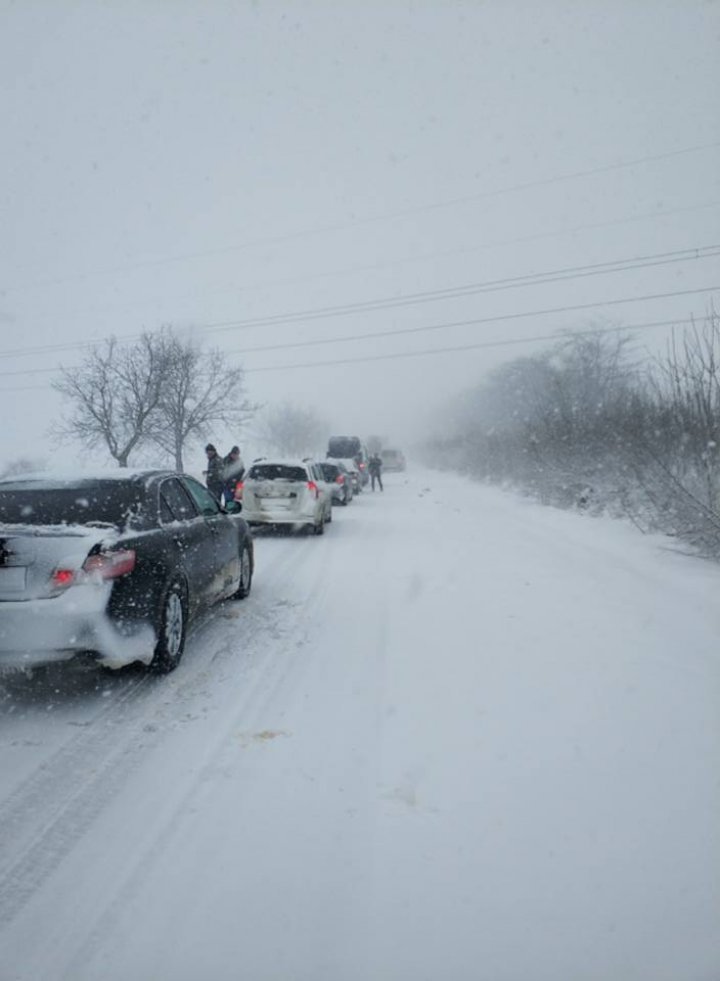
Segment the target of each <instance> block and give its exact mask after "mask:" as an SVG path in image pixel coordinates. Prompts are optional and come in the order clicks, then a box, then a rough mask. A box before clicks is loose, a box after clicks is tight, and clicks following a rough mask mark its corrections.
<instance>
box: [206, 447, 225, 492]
mask: <svg viewBox="0 0 720 981" xmlns="http://www.w3.org/2000/svg"><path fill="white" fill-rule="evenodd" d="M205 455H206V456H207V470H203V473H204V474H205V484H206V486H207V489H208V490H209V491H210V493H211V494H212V496H213V497H214V498H215V500H216V501H217V502H218V504H219V503H220V501H221V499H222V493H223V487H224V480H223V462H222V458H221V457H220V454H219V453H218V451H217V450H216V449H215V447H214V446H213V444H212V443H208V445H207V446H206V447H205Z"/></svg>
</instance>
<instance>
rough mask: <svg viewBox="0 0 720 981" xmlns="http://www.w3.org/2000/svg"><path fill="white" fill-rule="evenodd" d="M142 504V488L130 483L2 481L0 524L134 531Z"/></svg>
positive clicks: (143, 492)
mask: <svg viewBox="0 0 720 981" xmlns="http://www.w3.org/2000/svg"><path fill="white" fill-rule="evenodd" d="M145 501H146V491H145V488H144V487H143V485H142V484H140V483H138V482H136V481H133V480H128V481H120V480H109V481H102V480H95V481H89V480H87V481H82V480H80V481H77V482H71V481H62V482H58V483H54V484H53V483H51V482H49V481H48V482H44V483H39V482H37V481H22V480H18V481H5V482H3V484H2V486H1V487H0V521H5V522H8V523H16V524H32V525H59V524H79V525H89V524H101V525H102V524H108V525H115V526H117V527H119V528H125V527H129V526H134V527H138V526H139V525H140V524H141V523H142V517H143V508H144V504H145Z"/></svg>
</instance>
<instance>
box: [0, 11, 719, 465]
mask: <svg viewBox="0 0 720 981" xmlns="http://www.w3.org/2000/svg"><path fill="white" fill-rule="evenodd" d="M719 92H720V4H719V3H718V2H714V0H708V2H694V0H674V2H663V0H623V2H620V0H585V2H581V3H578V2H577V0H573V2H567V3H566V2H560V0H545V2H543V3H540V2H537V0H536V2H529V0H528V2H520V0H488V2H480V0H473V2H468V3H461V2H455V3H451V2H444V0H435V2H429V0H428V2H425V3H413V2H393V0H383V2H380V0H378V2H374V3H373V2H368V0H365V2H362V3H361V2H359V0H352V2H351V0H347V2H343V0H334V2H330V0H328V2H325V3H321V2H304V3H300V2H298V3H289V2H286V3H283V2H279V0H277V2H272V3H271V2H266V3H260V2H257V3H250V2H239V0H238V2H221V0H209V2H200V0H194V2H182V0H164V2H160V0H155V2H152V0H142V2H137V3H133V2H127V0H123V2H122V3H121V2H119V0H115V2H105V3H99V2H94V3H92V2H85V3H82V2H69V0H52V2H50V0H47V2H32V0H22V2H20V0H19V2H17V3H13V2H9V0H0V133H2V141H3V152H2V153H1V154H0V200H1V202H2V203H1V205H0V355H1V357H0V413H2V418H3V422H4V424H3V425H2V427H0V466H1V465H3V464H5V463H6V462H8V461H10V460H11V459H13V458H15V457H17V456H20V455H26V454H32V455H35V456H44V457H46V458H47V457H51V456H52V455H53V453H54V454H58V453H59V454H60V455H64V457H68V456H72V455H73V454H74V453H75V450H72V449H68V448H66V449H63V450H60V451H58V450H57V449H56V448H54V447H53V446H52V445H51V440H50V438H49V437H48V435H47V431H48V426H49V424H50V423H51V422H52V420H53V419H54V418H55V417H56V416H57V415H58V414H59V412H60V411H61V404H60V400H59V398H58V397H57V396H56V395H55V394H54V393H53V392H52V390H51V389H50V388H49V383H50V380H51V378H52V370H54V369H56V368H57V366H58V364H60V363H62V364H64V365H72V364H75V363H77V362H78V361H79V359H80V357H81V356H82V351H81V350H77V349H66V350H62V351H57V350H49V349H47V350H46V348H49V346H51V345H58V344H67V345H70V344H74V343H86V342H90V341H93V340H97V339H100V338H103V337H105V336H107V335H109V334H112V333H114V334H117V335H118V336H121V335H133V334H137V333H138V332H139V331H140V330H142V329H153V328H156V327H158V326H159V325H160V324H163V323H171V324H174V325H176V326H182V327H194V328H196V329H197V331H198V332H202V336H206V337H207V340H208V342H209V343H210V342H211V343H213V344H215V345H217V346H220V347H222V348H223V349H225V350H227V351H228V352H241V351H243V350H244V349H246V348H249V347H257V346H261V345H269V344H283V343H285V344H290V343H294V342H298V341H310V340H316V339H324V340H326V341H327V343H324V344H322V345H319V346H316V347H308V348H305V349H303V348H288V349H286V350H278V351H271V352H268V351H265V352H256V353H253V354H249V353H246V354H242V353H233V355H232V356H233V358H236V359H237V360H238V361H240V362H241V363H242V364H243V365H244V366H245V367H246V369H247V370H248V374H247V383H248V394H249V395H250V397H251V398H253V399H254V400H256V401H264V402H275V401H279V400H285V399H291V400H293V401H297V402H302V403H307V404H310V405H314V406H315V407H317V408H318V409H319V410H320V411H321V412H322V413H323V414H325V415H326V416H327V417H328V418H329V419H330V420H331V422H332V429H333V430H334V431H336V432H345V431H352V432H357V433H359V434H360V435H366V434H368V433H370V432H381V433H384V434H386V435H387V436H388V437H389V438H390V439H391V440H392V441H393V442H401V443H402V442H408V441H411V440H412V439H414V438H417V436H418V435H420V434H421V433H422V432H423V430H424V429H425V428H426V427H427V426H428V425H429V424H430V422H429V420H430V419H431V417H432V414H433V412H434V411H435V410H436V409H437V408H439V407H441V406H442V405H443V404H444V403H445V401H446V400H447V399H448V398H449V397H450V396H451V395H452V394H453V393H454V392H455V391H457V390H458V389H460V388H463V387H465V386H467V385H469V384H471V383H473V382H474V381H475V380H477V379H479V378H481V377H482V375H483V373H484V372H486V371H487V370H488V369H490V368H492V367H493V366H495V365H497V364H499V363H500V362H501V361H503V360H506V359H509V358H514V357H517V356H518V355H519V354H521V353H522V354H526V353H530V352H531V351H533V350H537V349H538V348H539V346H540V345H538V344H535V345H533V344H528V345H525V346H522V347H510V346H508V347H499V348H492V349H487V350H475V351H473V350H469V351H464V352H455V353H445V354H438V355H435V356H432V357H418V358H405V359H398V360H385V361H377V362H369V363H367V362H365V363H362V362H360V363H356V364H350V365H344V366H336V367H332V368H313V369H306V368H303V369H299V368H298V369H295V370H274V371H273V370H268V371H265V370H263V369H267V368H273V367H274V366H280V365H288V364H295V365H297V364H301V363H305V362H315V361H330V360H335V359H343V358H349V359H353V358H361V357H367V356H373V355H384V354H392V353H403V352H408V351H415V350H425V349H428V348H433V347H436V348H437V347H448V346H462V345H469V344H473V343H480V342H484V341H496V340H501V339H513V338H518V337H533V336H542V335H545V334H548V333H552V332H554V331H557V330H559V329H562V328H566V327H571V326H585V325H588V324H589V322H590V321H591V319H592V318H593V317H594V318H595V319H597V320H600V321H601V322H603V323H612V324H622V323H627V324H635V323H646V322H649V321H657V320H667V319H670V318H673V317H677V318H685V317H687V316H689V315H690V314H692V313H695V314H697V315H699V316H702V314H703V312H704V311H705V310H706V309H707V306H708V304H709V302H710V296H711V294H709V293H698V294H695V295H687V296H681V297H676V298H672V299H666V300H662V301H657V300H656V301H646V302H638V303H632V304H623V305H614V306H610V307H606V308H604V309H603V308H598V309H597V310H596V311H589V312H586V313H571V312H568V313H565V314H555V315H544V316H539V315H538V316H535V317H528V318H523V319H520V320H515V321H512V320H510V321H507V320H506V321H504V322H502V321H500V322H496V323H485V324H473V325H468V326H465V327H447V328H443V329H441V330H436V331H429V332H426V333H422V332H421V333H418V334H416V335H409V336H408V335H405V336H402V335H400V336H397V335H394V336H388V337H387V338H383V337H379V338H373V339H366V340H362V341H352V342H346V343H337V340H338V339H339V338H342V337H347V336H352V335H356V334H361V333H375V332H383V331H390V330H397V329H401V328H415V327H424V326H428V325H435V324H446V323H451V322H453V321H456V320H463V319H466V320H467V319H470V318H476V319H478V318H487V317H493V316H505V315H508V314H514V313H518V312H523V311H533V310H539V309H544V308H549V307H557V306H565V305H573V304H583V303H595V302H600V301H608V300H614V299H617V298H624V297H631V296H641V295H646V294H654V293H661V292H671V291H679V290H699V289H703V288H706V287H709V286H720V260H719V259H718V257H715V258H712V259H701V260H697V261H694V262H692V263H690V262H683V263H677V264H673V265H666V266H657V267H653V268H647V269H643V270H636V271H633V272H623V273H616V274H613V275H604V276H596V277H591V278H586V279H573V280H570V281H566V282H563V283H554V284H548V285H544V286H533V287H525V288H515V289H509V290H504V291H502V292H495V293H489V294H488V293H486V294H484V295H474V296H469V297H464V298H460V299H453V300H444V301H442V302H426V303H416V304H413V305H408V306H405V307H400V308H396V309H381V310H377V311H372V312H367V311H366V312H362V313H354V314H352V315H343V316H340V315H336V316H333V317H329V318H326V319H316V320H312V319H307V318H301V319H296V320H295V321H293V322H292V323H289V324H286V325H277V324H276V325H269V324H264V325H261V326H255V327H252V328H247V327H246V328H244V329H238V328H237V327H235V328H234V329H228V330H222V331H210V330H207V327H208V325H212V324H215V323H218V322H226V321H240V320H247V319H251V318H263V317H270V316H273V315H275V314H283V313H293V312H296V311H306V310H314V309H318V308H322V307H326V306H331V305H337V304H349V303H350V304H351V303H359V302H362V301H367V300H372V299H376V298H385V297H390V296H402V295H404V294H412V293H417V292H421V291H430V290H439V289H445V288H450V287H454V286H461V285H464V284H467V283H478V282H485V281H488V280H494V279H497V278H501V277H511V276H521V275H524V274H529V273H537V272H542V271H545V270H552V269H564V268H569V267H576V266H578V265H584V264H590V263H600V262H607V261H612V260H618V259H626V258H630V257H633V256H644V255H654V254H656V253H660V252H669V251H675V250H680V249H688V248H696V247H700V246H708V245H713V244H718V243H720V166H719V164H720V108H719V102H718V93H719ZM711 144H718V145H715V146H712V145H711ZM708 145H710V146H708ZM698 147H705V149H694V150H692V152H682V153H676V154H675V155H673V156H667V155H669V154H674V153H675V152H676V151H685V150H690V148H698ZM653 156H663V159H661V160H654V161H652V160H650V161H648V160H645V162H643V163H637V164H635V165H634V166H631V167H619V168H615V169H609V170H608V169H605V170H604V171H603V168H609V167H613V166H614V165H616V164H621V163H625V162H628V161H634V160H642V159H644V158H647V157H653ZM586 171H600V172H599V173H598V172H596V173H593V174H589V175H586V176H583V177H569V176H567V175H573V174H577V173H578V172H586ZM557 178H566V179H560V180H558V179H557ZM543 181H545V182H547V183H545V184H542V183H541V182H543ZM522 185H529V186H525V187H522ZM399 213H400V214H399ZM715 296H716V297H720V290H719V291H718V293H716V294H715ZM666 333H667V332H666V331H665V330H664V329H659V328H654V329H645V330H643V331H641V332H639V334H638V344H639V345H640V346H641V347H642V348H645V347H646V346H649V347H651V348H655V349H657V348H658V346H659V345H661V344H662V343H663V338H664V337H665V335H666ZM333 341H335V342H334V343H331V342H333ZM20 348H22V349H27V348H32V353H30V354H25V355H23V356H19V355H15V356H11V355H10V352H12V351H17V350H18V349H20ZM20 372H27V373H20ZM30 372H32V373H30ZM209 435H214V436H215V438H216V439H217V441H218V442H219V443H221V444H223V443H224V441H225V440H226V439H227V440H230V439H232V441H233V442H235V441H238V439H239V441H240V442H241V443H244V442H245V441H246V439H248V438H249V435H248V434H240V435H239V437H238V436H237V434H225V433H221V434H209ZM98 462H100V458H99V461H98ZM102 462H105V459H104V458H103V459H102Z"/></svg>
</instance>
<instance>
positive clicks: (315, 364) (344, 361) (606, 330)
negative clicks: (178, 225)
mask: <svg viewBox="0 0 720 981" xmlns="http://www.w3.org/2000/svg"><path fill="white" fill-rule="evenodd" d="M712 289H720V287H713V288H712ZM687 292H689V293H692V292H707V291H700V290H689V291H687ZM660 295H661V296H676V295H682V294H678V293H674V294H660ZM636 299H647V297H637V298H636ZM611 302H618V303H623V302H627V301H624V300H618V301H611ZM603 305H605V304H602V303H601V304H583V305H582V306H581V307H558V308H556V309H554V310H539V311H537V310H536V311H527V312H525V313H517V314H509V315H507V316H505V317H488V318H485V319H483V320H470V321H458V322H455V323H449V324H435V325H433V326H431V327H417V328H410V329H409V330H402V331H389V332H387V333H386V334H381V335H372V336H381V337H386V336H394V335H396V334H399V333H418V332H420V331H422V330H440V329H443V328H447V327H458V326H466V325H469V324H477V323H489V322H491V321H498V320H507V319H518V318H520V317H530V316H536V315H538V314H542V313H556V312H560V311H562V312H566V311H569V310H577V309H587V308H588V307H592V306H603ZM696 321H697V318H696V317H686V318H681V319H678V318H673V319H671V320H653V321H645V322H643V323H639V324H624V325H621V326H618V327H603V328H597V327H591V328H588V329H587V330H572V331H570V330H568V329H564V330H561V331H554V332H553V333H550V334H540V335H535V336H532V337H521V338H505V339H503V340H498V341H478V342H476V343H472V344H460V345H455V346H450V347H441V348H427V349H423V350H420V351H400V352H395V353H391V354H374V355H359V356H357V357H352V358H338V359H334V360H331V361H309V362H300V363H297V362H296V363H293V364H284V365H267V366H265V367H260V368H245V369H244V371H245V373H246V374H255V373H259V372H268V371H269V372H272V371H290V370H292V369H295V368H297V369H301V368H322V367H332V366H337V365H349V364H362V363H364V362H366V361H388V360H397V359H401V358H414V357H420V356H424V355H431V354H446V353H450V352H454V351H475V350H480V349H482V348H494V347H511V346H516V345H518V344H529V343H535V342H544V341H550V340H556V339H564V338H567V337H568V336H569V335H570V334H572V335H573V336H576V335H578V334H579V335H583V334H598V333H599V334H612V333H622V332H623V331H633V330H646V329H650V328H656V327H673V326H682V325H686V324H691V323H695V322H696ZM366 336H367V335H366ZM358 339H361V337H360V336H358V337H354V338H349V337H348V338H340V339H331V340H330V341H325V342H322V341H320V342H318V343H336V342H337V340H358ZM308 343H314V342H308ZM300 346H305V344H289V345H287V347H288V348H292V347H300ZM227 353H228V354H233V353H239V352H232V351H229V352H227ZM56 371H57V369H56V368H30V369H28V370H27V371H17V372H12V371H11V372H0V375H1V376H10V375H24V374H40V373H50V372H56ZM50 387H51V386H49V385H27V386H21V387H15V388H4V389H0V395H3V394H10V393H12V392H40V391H47V390H48V389H49V388H50Z"/></svg>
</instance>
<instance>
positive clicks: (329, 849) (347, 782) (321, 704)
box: [0, 473, 720, 981]
mask: <svg viewBox="0 0 720 981" xmlns="http://www.w3.org/2000/svg"><path fill="white" fill-rule="evenodd" d="M333 515H334V521H333V524H332V525H330V526H329V528H328V532H327V534H326V535H325V537H324V538H300V539H294V538H289V537H265V536H261V537H260V538H259V540H258V542H257V577H256V581H255V585H254V589H253V594H252V596H251V597H250V599H248V600H247V601H245V602H243V603H227V604H225V605H224V606H223V607H222V608H221V609H219V610H216V611H215V612H214V614H213V615H212V616H210V617H208V618H207V619H206V621H205V622H204V623H203V624H201V625H200V626H199V627H198V629H197V630H196V632H195V633H194V635H193V636H192V638H191V639H190V641H189V643H188V647H187V650H186V654H185V659H184V661H183V663H182V665H181V666H180V668H179V669H178V671H177V672H176V673H175V674H173V675H171V676H169V677H166V678H160V679H158V678H154V677H148V676H146V675H144V674H142V673H141V672H135V671H129V672H125V673H123V674H121V675H116V676H115V675H113V676H109V677H108V676H104V675H98V674H96V673H92V672H88V671H87V670H80V669H68V668H66V669H65V670H63V671H61V670H54V671H53V672H52V674H50V675H49V676H47V677H45V678H36V679H34V680H28V679H26V678H24V677H20V676H15V677H12V678H6V679H2V680H0V750H1V753H2V770H1V775H0V786H1V790H2V793H1V794H0V978H1V979H2V981H40V979H42V981H59V979H67V981H130V979H132V981H166V979H167V981H198V979H208V981H235V979H247V981H421V979H427V981H439V979H443V981H461V979H462V981H465V979H467V981H595V979H597V981H641V979H642V981H665V979H667V981H717V979H718V978H720V905H719V903H720V821H719V820H718V815H720V786H719V780H718V772H719V767H718V764H719V763H720V748H719V747H720V740H719V735H720V715H719V713H720V708H719V706H720V699H719V698H718V695H719V692H718V687H719V685H718V681H719V679H720V643H718V639H719V633H720V631H719V629H718V628H719V627H720V615H719V613H718V594H719V590H720V570H718V568H717V567H715V566H713V565H711V564H709V563H705V562H703V561H701V560H698V559H695V558H691V557H687V556H685V555H681V554H679V553H677V552H674V551H673V550H672V548H671V547H668V546H669V545H670V543H669V542H668V541H666V540H663V539H648V538H644V537H643V536H642V535H640V533H639V532H637V531H636V530H635V529H634V528H631V527H625V526H623V525H621V524H617V523H613V522H610V521H603V520H593V519H590V518H586V517H582V516H578V515H574V514H569V513H562V512H558V511H553V510H550V509H543V508H541V507H539V506H537V505H534V504H531V503H527V502H524V501H521V500H519V499H517V498H515V497H512V496H509V495H503V494H502V493H501V492H499V491H495V490H489V489H486V488H482V487H479V486H477V485H474V484H471V483H469V482H467V481H464V480H463V479H461V478H460V477H454V476H450V475H444V474H433V473H419V474H418V473H410V474H408V475H389V476H388V477H387V487H386V493H385V494H383V495H380V494H375V495H374V496H373V495H370V494H364V495H363V496H361V497H360V498H359V499H358V500H357V501H356V502H354V503H353V504H352V505H351V506H350V507H349V508H347V509H342V508H337V509H335V510H334V512H333Z"/></svg>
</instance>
